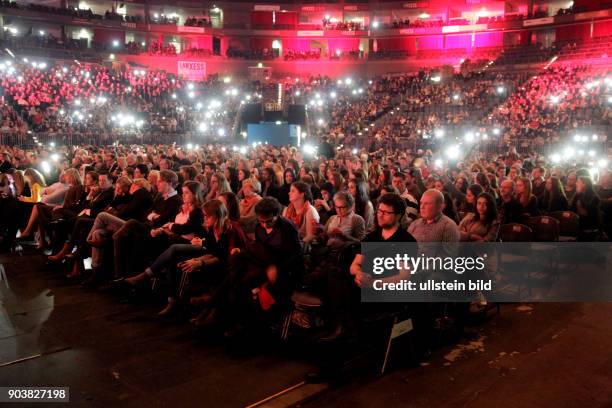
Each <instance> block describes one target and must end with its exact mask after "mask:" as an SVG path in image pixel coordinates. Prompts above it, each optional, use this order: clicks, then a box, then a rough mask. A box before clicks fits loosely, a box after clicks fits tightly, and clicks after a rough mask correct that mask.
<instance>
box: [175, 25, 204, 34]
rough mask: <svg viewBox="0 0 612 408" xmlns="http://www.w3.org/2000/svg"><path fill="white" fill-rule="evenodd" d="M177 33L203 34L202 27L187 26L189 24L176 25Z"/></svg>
mask: <svg viewBox="0 0 612 408" xmlns="http://www.w3.org/2000/svg"><path fill="white" fill-rule="evenodd" d="M176 29H177V31H178V32H179V33H198V34H204V27H189V26H178V27H176Z"/></svg>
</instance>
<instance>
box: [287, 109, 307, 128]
mask: <svg viewBox="0 0 612 408" xmlns="http://www.w3.org/2000/svg"><path fill="white" fill-rule="evenodd" d="M289 123H290V124H292V125H301V126H305V125H306V106H305V105H289Z"/></svg>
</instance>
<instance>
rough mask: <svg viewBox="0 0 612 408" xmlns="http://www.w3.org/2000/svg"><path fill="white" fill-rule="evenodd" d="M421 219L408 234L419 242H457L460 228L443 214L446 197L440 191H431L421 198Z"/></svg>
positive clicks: (415, 222)
mask: <svg viewBox="0 0 612 408" xmlns="http://www.w3.org/2000/svg"><path fill="white" fill-rule="evenodd" d="M420 208H421V211H420V213H421V218H419V219H418V220H415V221H414V222H412V223H411V224H410V226H409V227H408V232H409V233H410V234H411V235H412V236H413V237H414V238H416V240H417V242H457V241H459V227H458V226H457V224H455V222H454V221H453V220H451V219H450V218H448V217H447V216H446V215H444V214H443V213H442V210H443V209H444V195H442V193H441V192H440V191H438V190H435V189H430V190H427V191H425V193H423V196H422V197H421V204H420Z"/></svg>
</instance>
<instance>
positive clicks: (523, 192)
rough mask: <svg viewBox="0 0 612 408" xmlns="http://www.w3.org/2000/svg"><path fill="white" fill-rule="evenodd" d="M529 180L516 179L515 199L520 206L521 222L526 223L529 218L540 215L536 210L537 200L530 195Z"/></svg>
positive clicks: (523, 178)
mask: <svg viewBox="0 0 612 408" xmlns="http://www.w3.org/2000/svg"><path fill="white" fill-rule="evenodd" d="M531 191H532V186H531V180H529V178H527V177H518V178H517V179H516V199H517V200H518V201H519V203H520V204H521V209H522V210H521V212H522V214H523V222H524V223H527V222H528V220H529V218H530V217H535V216H537V215H540V209H539V208H538V199H537V197H536V196H535V195H533V194H532V193H531Z"/></svg>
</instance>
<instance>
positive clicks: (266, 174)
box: [261, 167, 280, 200]
mask: <svg viewBox="0 0 612 408" xmlns="http://www.w3.org/2000/svg"><path fill="white" fill-rule="evenodd" d="M261 184H262V190H261V196H262V197H274V198H276V199H277V200H278V197H279V193H280V191H279V190H280V185H279V184H278V183H277V180H276V173H274V170H273V169H271V168H270V167H265V168H264V169H263V171H262V174H261Z"/></svg>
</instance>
